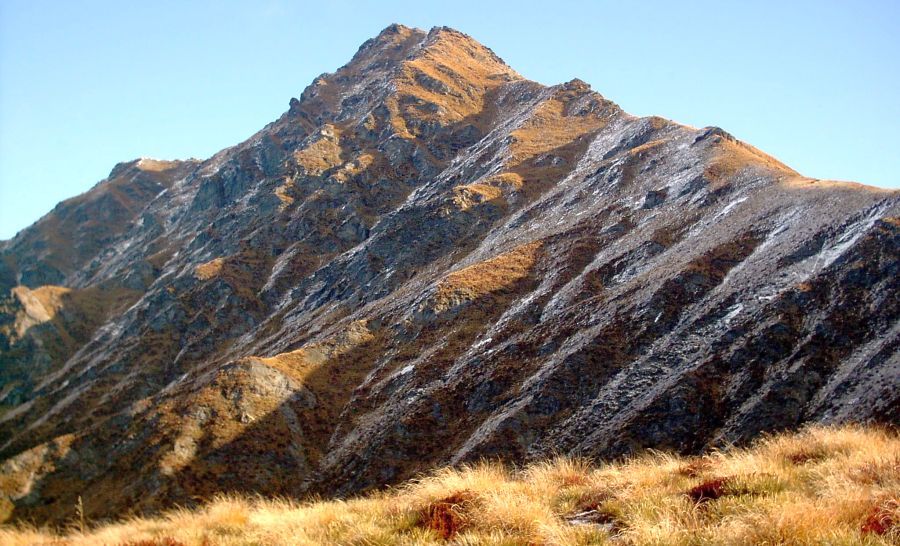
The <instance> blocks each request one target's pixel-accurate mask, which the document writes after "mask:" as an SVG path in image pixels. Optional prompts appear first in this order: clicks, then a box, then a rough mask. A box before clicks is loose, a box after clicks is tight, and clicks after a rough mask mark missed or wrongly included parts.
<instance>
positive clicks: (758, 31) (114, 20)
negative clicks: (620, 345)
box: [0, 0, 900, 238]
mask: <svg viewBox="0 0 900 546" xmlns="http://www.w3.org/2000/svg"><path fill="white" fill-rule="evenodd" d="M392 22H399V23H403V24H405V25H409V26H418V27H421V28H425V29H427V28H430V27H432V26H436V25H447V26H452V27H454V28H457V29H459V30H461V31H463V32H466V33H468V34H471V35H472V36H474V37H475V38H476V39H478V40H480V41H481V42H482V43H484V44H486V45H487V46H489V47H491V48H492V49H493V50H494V51H495V52H496V53H497V54H499V55H500V56H501V57H503V58H504V59H505V60H506V61H507V62H508V63H509V64H510V65H512V66H513V67H514V68H515V69H516V70H518V71H519V72H520V73H522V74H523V75H525V76H527V77H529V78H531V79H534V80H537V81H540V82H542V83H546V84H553V83H559V82H563V81H567V80H570V79H572V78H573V77H579V78H581V79H583V80H585V81H587V82H588V83H590V84H591V85H592V86H593V88H594V89H596V90H597V91H599V92H601V93H603V94H604V95H605V96H606V97H608V98H610V99H612V100H614V101H616V102H618V103H619V104H620V105H621V106H622V107H624V108H625V109H626V110H628V111H629V112H631V113H634V114H638V115H650V114H658V115H661V116H664V117H668V118H671V119H674V120H677V121H680V122H683V123H688V124H691V125H695V126H698V127H702V126H705V125H719V126H721V127H723V128H725V129H727V130H728V131H730V132H732V133H733V134H735V135H736V136H738V137H739V138H742V139H744V140H746V141H748V142H750V143H752V144H754V145H756V146H758V147H760V148H762V149H763V150H766V151H767V152H769V153H771V154H773V155H775V156H776V157H778V158H780V159H782V160H783V161H785V162H786V163H788V164H789V165H791V166H792V167H794V168H796V169H797V170H799V171H800V172H802V173H804V174H806V175H809V176H815V177H819V178H835V179H844V180H856V181H860V182H864V183H868V184H875V185H880V186H889V187H898V186H900V129H898V122H900V38H898V36H900V2H898V1H896V0H882V1H876V0H869V1H865V0H860V1H857V2H850V1H829V0H820V1H790V2H786V1H784V0H781V1H771V2H769V1H742V2H738V1H731V2H729V1H723V0H717V1H690V0H684V1H681V2H672V1H651V0H643V1H641V2H625V1H615V2H613V1H608V2H607V1H596V2H587V1H584V2H574V1H564V0H545V1H541V2H530V1H523V0H520V1H517V2H505V3H501V2H489V1H487V0H479V1H475V2H470V1H467V0H454V1H452V2H426V1H424V0H420V1H418V2H404V1H377V2H376V1H372V2H349V1H331V0H328V1H322V0H319V1H317V2H315V3H307V2H300V1H288V0H259V1H256V2H250V1H246V2H233V1H232V2H229V1H211V0H210V1H207V0H198V1H188V0H181V1H153V2H149V1H144V2H137V1H135V2H131V1H128V2H125V1H122V0H115V1H74V0H73V1H68V0H58V1H47V0H2V1H0V238H9V237H11V236H12V235H13V234H15V232H16V231H18V230H19V229H22V228H24V227H26V226H27V225H28V224H30V223H32V222H34V221H35V220H37V219H38V218H39V217H40V216H41V215H42V214H44V213H46V212H47V211H49V210H50V209H51V208H52V207H53V206H54V205H55V204H56V203H57V202H58V201H60V200H62V199H64V198H66V197H70V196H73V195H76V194H78V193H80V192H82V191H85V190H87V189H88V188H90V187H91V186H92V185H93V184H94V183H96V182H97V181H99V180H101V179H102V178H104V177H105V176H106V175H107V174H108V173H109V170H110V169H111V168H112V166H113V165H114V164H115V163H117V162H119V161H123V160H129V159H133V158H136V157H141V156H149V157H158V158H185V157H198V158H205V157H208V156H210V155H212V154H213V153H214V152H216V151H218V150H219V149H221V148H223V147H225V146H229V145H232V144H235V143H237V142H239V141H241V140H243V139H245V138H246V137H248V136H249V135H251V134H252V133H254V132H255V131H257V130H258V129H260V128H262V126H263V125H265V124H266V123H268V122H269V121H272V120H273V119H275V118H276V117H278V116H279V115H280V114H281V113H282V112H283V111H285V110H286V109H287V107H288V100H289V99H290V98H291V97H292V96H299V95H300V92H301V91H302V90H303V88H304V87H305V86H306V85H307V84H308V83H309V82H310V81H311V80H312V79H313V78H314V77H315V76H316V75H318V74H320V73H322V72H326V71H328V72H330V71H333V70H334V69H336V68H337V67H338V66H340V65H342V64H344V63H345V62H346V61H347V60H349V59H350V57H351V56H352V55H353V53H354V52H355V51H356V49H357V48H358V47H359V45H360V44H361V43H362V42H363V41H364V40H366V39H367V38H370V37H372V36H374V35H375V34H377V33H378V32H379V31H380V30H381V29H382V28H383V27H385V26H387V25H388V24H390V23H392Z"/></svg>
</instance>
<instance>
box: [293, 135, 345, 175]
mask: <svg viewBox="0 0 900 546" xmlns="http://www.w3.org/2000/svg"><path fill="white" fill-rule="evenodd" d="M340 139H341V131H340V130H339V129H338V128H337V127H335V126H333V125H325V126H324V127H323V128H322V129H321V132H320V134H319V135H318V138H316V139H315V140H314V141H313V142H311V143H310V144H309V145H308V146H306V147H305V148H303V149H301V150H298V151H296V152H294V160H295V161H296V162H297V164H298V165H300V166H302V167H303V168H305V169H306V173H307V174H309V175H311V176H318V175H320V174H322V173H323V172H325V171H327V170H328V169H331V168H333V167H337V166H338V165H340V164H341V163H342V161H341V154H342V153H343V150H342V149H341V146H340Z"/></svg>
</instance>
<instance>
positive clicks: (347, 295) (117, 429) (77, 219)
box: [0, 25, 900, 524]
mask: <svg viewBox="0 0 900 546" xmlns="http://www.w3.org/2000/svg"><path fill="white" fill-rule="evenodd" d="M897 218H900V192H896V191H894V192H872V191H860V190H859V188H856V187H852V186H848V185H837V184H832V183H824V182H819V183H812V182H811V181H808V180H805V179H800V178H799V177H798V175H797V173H795V172H793V171H791V170H789V169H787V168H785V167H784V166H782V165H781V164H780V163H778V162H776V161H775V160H774V159H772V158H770V157H768V156H766V155H764V154H762V153H761V152H759V151H758V150H756V149H754V148H752V147H750V146H748V145H746V144H744V143H742V142H740V141H739V140H737V139H735V138H733V137H731V136H730V135H728V134H727V133H725V132H724V131H723V130H721V129H717V128H705V129H697V128H693V127H688V126H685V125H680V124H677V123H673V122H669V121H667V120H664V119H662V118H658V117H636V116H631V115H628V114H626V113H624V112H623V111H622V110H621V109H620V108H619V107H618V106H616V105H615V104H614V103H612V102H610V101H608V100H606V99H604V98H603V97H602V96H600V95H599V94H598V93H595V92H593V91H591V90H590V87H589V86H588V85H587V84H586V83H585V82H582V81H581V80H578V79H573V80H571V81H569V82H567V83H561V84H558V85H553V86H544V85H542V84H540V83H537V82H533V81H529V80H527V79H524V78H522V77H521V76H520V75H518V74H517V73H516V72H515V71H514V70H513V69H512V68H510V67H509V66H507V65H506V63H504V62H503V61H502V60H501V59H500V58H499V57H498V56H497V55H495V54H494V53H493V52H492V51H491V50H490V49H488V48H487V47H485V46H483V45H482V44H480V43H478V42H477V41H476V40H474V39H472V38H471V37H469V36H467V35H466V34H463V33H462V32H458V31H456V30H453V29H449V28H446V27H436V28H433V29H431V30H429V31H423V30H420V29H415V28H410V27H405V26H402V25H391V26H389V27H387V28H386V29H384V30H383V31H382V32H381V33H379V34H378V36H376V37H374V38H372V39H371V40H368V41H367V42H366V43H365V44H363V46H362V47H360V48H359V51H357V52H356V54H355V55H354V56H353V58H352V59H351V60H350V62H349V63H347V64H346V65H344V66H343V67H341V68H339V69H337V70H336V71H335V72H333V73H328V74H323V75H321V76H319V77H318V78H316V79H315V81H314V82H313V83H312V84H311V85H310V86H309V87H307V89H306V90H305V91H304V92H303V94H302V95H301V96H300V97H298V98H297V99H294V100H291V101H290V110H289V111H288V112H287V113H286V114H285V115H283V116H282V117H281V118H279V119H278V120H276V121H275V122H274V123H272V124H269V125H267V126H266V127H265V128H263V129H262V130H261V131H260V132H258V133H257V134H255V135H254V136H253V137H251V138H250V139H248V140H247V141H245V142H243V143H241V144H238V145H235V146H232V147H229V148H226V149H224V150H222V151H220V152H219V153H217V154H216V155H215V156H213V157H212V158H210V159H209V160H207V161H204V162H202V163H197V162H191V161H185V162H172V163H170V162H159V161H155V160H149V159H143V160H135V161H132V162H128V163H123V164H121V165H120V166H118V167H116V169H114V172H113V173H112V174H111V175H110V178H109V179H108V180H104V181H102V182H101V183H99V184H98V185H97V186H95V188H93V189H92V190H91V191H89V192H88V193H86V194H83V195H82V196H79V197H76V198H73V199H71V200H68V201H66V202H64V203H62V204H61V205H59V206H58V207H57V208H56V209H54V211H53V212H51V213H49V214H48V215H47V216H45V217H44V218H43V219H42V220H40V221H39V222H38V223H37V224H35V225H34V226H32V227H31V228H28V229H27V230H24V231H23V232H22V233H21V234H20V235H18V236H17V237H16V238H15V240H13V241H10V242H8V243H4V244H0V458H3V457H5V458H7V461H6V462H3V461H0V463H2V464H0V520H2V519H4V517H11V518H12V519H17V520H32V521H36V522H38V523H39V524H43V523H50V522H60V523H62V522H65V521H68V520H70V518H71V515H72V506H74V505H75V504H76V503H79V501H78V499H79V497H80V496H81V495H83V494H84V491H91V492H92V494H91V495H90V496H88V497H85V499H84V500H85V503H84V511H85V513H86V514H90V515H91V517H92V518H97V519H102V518H106V517H113V516H117V515H121V514H123V513H126V512H129V513H130V512H134V513H141V512H148V511H154V510H159V509H164V508H168V507H171V506H174V505H178V504H182V505H183V504H186V503H190V502H193V501H194V500H198V499H200V500H202V499H208V498H211V497H214V496H215V495H216V494H218V493H222V492H235V491H246V492H252V493H255V494H261V495H290V496H292V495H307V494H322V495H325V496H344V495H348V494H351V493H355V492H359V491H364V490H367V489H371V488H376V487H381V486H382V485H385V484H387V483H396V482H397V481H399V480H404V479H407V478H409V477H412V476H414V475H416V474H419V473H421V472H423V471H427V470H429V469H432V468H435V467H437V466H439V465H443V464H446V463H448V462H451V463H454V464H455V463H466V462H471V461H477V460H479V459H481V458H484V457H489V458H494V457H502V458H504V459H507V460H510V461H512V462H522V461H524V460H526V459H529V458H543V457H546V456H552V455H555V454H559V453H570V454H577V455H580V456H585V457H597V458H599V457H617V456H620V455H622V454H624V453H626V452H628V451H630V450H638V449H643V448H665V449H677V450H681V451H698V450H700V449H702V448H703V447H704V446H710V445H721V444H724V443H730V442H742V441H744V440H747V439H749V438H752V437H753V436H755V435H757V434H758V433H759V432H761V431H765V430H772V429H778V428H785V427H791V426H796V425H800V424H803V423H805V422H808V421H819V422H837V421H846V420H853V421H886V422H892V423H896V422H900V414H898V411H900V410H898V408H900V393H898V392H897V389H895V388H892V387H893V386H894V385H896V384H897V372H896V367H892V365H893V363H894V362H895V361H896V353H897V351H896V347H897V346H898V343H900V340H898V334H897V331H896V324H897V317H898V316H900V305H898V302H900V300H898V298H897V297H896V290H897V283H896V281H895V279H896V271H897V269H898V267H900V255H898V252H897V248H898V243H897V241H898V240H900V223H898V221H897ZM17 287H22V288H17ZM24 287H27V290H26V289H25V288H24ZM13 289H16V292H15V293H13V292H11V291H12V290H13ZM33 299H36V300H37V301H36V302H35V301H33ZM36 303H37V304H40V305H41V306H42V308H43V309H44V310H46V311H48V312H46V313H45V312H42V311H40V309H39V310H38V312H34V311H35V309H38V307H37V305H36ZM44 303H46V305H44ZM49 311H53V312H52V313H51V312H49ZM29 313H30V314H29ZM29 325H30V326H29Z"/></svg>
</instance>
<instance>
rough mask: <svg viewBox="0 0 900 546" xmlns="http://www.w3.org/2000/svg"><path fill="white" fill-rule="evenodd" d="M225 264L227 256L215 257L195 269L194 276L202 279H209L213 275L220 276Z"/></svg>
mask: <svg viewBox="0 0 900 546" xmlns="http://www.w3.org/2000/svg"><path fill="white" fill-rule="evenodd" d="M224 265H225V258H214V259H212V260H210V261H208V262H204V263H202V264H200V265H198V266H197V267H196V268H195V269H194V277H196V278H197V279H198V280H201V281H208V280H209V279H212V278H213V277H218V276H219V274H220V273H221V272H222V267H223V266H224Z"/></svg>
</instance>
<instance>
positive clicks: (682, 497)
mask: <svg viewBox="0 0 900 546" xmlns="http://www.w3.org/2000/svg"><path fill="white" fill-rule="evenodd" d="M85 494H90V492H85ZM73 513H74V509H73ZM87 525H88V528H87V529H85V530H84V532H83V533H82V532H81V531H80V529H79V526H80V525H79V523H78V522H77V521H76V522H75V523H73V528H72V530H71V531H69V532H67V533H63V534H54V533H53V532H51V531H48V530H41V529H35V528H27V527H9V526H7V527H0V544H4V545H8V546H20V545H21V546H24V545H29V546H31V545H36V544H47V545H49V544H53V545H54V546H63V545H66V546H69V545H72V546H76V545H101V544H102V545H110V546H116V545H130V546H138V545H139V546H200V545H204V546H219V545H222V546H231V545H251V544H253V545H262V544H360V545H363V544H365V545H370V544H371V545H375V544H446V543H452V544H494V545H500V544H504V545H513V544H523V545H524V544H560V545H563V544H565V545H569V544H572V545H578V544H606V543H609V544H848V545H849V544H900V437H898V435H897V434H896V433H893V432H888V431H885V430H880V429H870V428H861V427H844V428H810V429H807V430H805V431H803V432H800V433H795V434H784V435H777V436H770V437H767V438H764V439H761V440H759V441H758V442H756V444H755V445H753V446H752V447H751V448H749V449H731V450H726V451H721V452H714V453H711V454H708V455H706V456H703V457H693V458H689V457H677V456H672V455H668V454H663V453H655V452H654V453H647V454H645V455H642V456H638V457H635V458H632V459H629V460H626V461H622V462H617V463H611V464H603V465H593V464H591V463H589V462H586V461H580V460H571V459H562V458H561V459H557V460H553V461H548V462H545V463H540V464H535V465H531V466H528V467H527V468H524V469H520V470H511V469H508V468H506V467H504V466H502V465H499V464H493V463H484V464H480V465H476V466H471V467H466V468H462V469H458V470H453V469H446V470H441V471H439V472H437V473H435V474H433V475H431V476H428V477H424V478H422V479H420V480H416V481H414V482H410V483H408V484H406V485H404V486H402V487H398V488H394V489H391V490H389V491H386V492H381V493H376V494H372V495H369V496H365V497H361V498H357V499H352V500H347V501H319V502H303V503H300V502H292V501H287V500H274V501H273V500H263V499H246V498H235V497H222V498H219V499H216V500H215V501H213V502H211V503H210V504H208V505H206V506H205V507H204V508H202V509H199V510H196V511H188V510H176V511H173V512H171V513H168V514H166V515H164V516H161V517H158V518H153V519H129V520H126V521H122V522H118V523H109V524H102V525H98V526H96V527H94V526H91V525H90V522H88V524H87Z"/></svg>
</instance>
